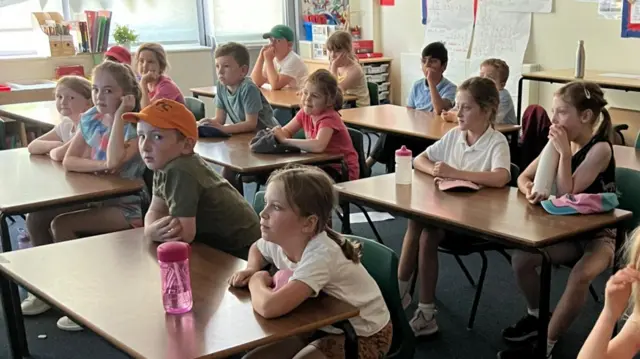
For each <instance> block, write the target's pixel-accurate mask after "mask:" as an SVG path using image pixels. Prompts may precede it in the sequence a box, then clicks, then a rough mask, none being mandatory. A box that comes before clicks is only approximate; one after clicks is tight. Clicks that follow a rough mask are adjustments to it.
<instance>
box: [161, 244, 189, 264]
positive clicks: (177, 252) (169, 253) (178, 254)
mask: <svg viewBox="0 0 640 359" xmlns="http://www.w3.org/2000/svg"><path fill="white" fill-rule="evenodd" d="M189 254H191V246H189V244H187V243H184V242H166V243H162V244H161V245H159V246H158V260H159V261H160V262H182V261H184V260H186V259H188V258H189Z"/></svg>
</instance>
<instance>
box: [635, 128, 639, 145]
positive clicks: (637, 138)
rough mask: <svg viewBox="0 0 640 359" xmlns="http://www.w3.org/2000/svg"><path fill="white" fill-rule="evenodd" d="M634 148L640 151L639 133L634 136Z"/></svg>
mask: <svg viewBox="0 0 640 359" xmlns="http://www.w3.org/2000/svg"><path fill="white" fill-rule="evenodd" d="M635 147H636V149H639V150H640V131H638V135H637V136H636V143H635Z"/></svg>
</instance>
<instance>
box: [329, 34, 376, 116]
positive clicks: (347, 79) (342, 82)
mask: <svg viewBox="0 0 640 359" xmlns="http://www.w3.org/2000/svg"><path fill="white" fill-rule="evenodd" d="M327 53H328V55H329V70H330V71H331V73H332V74H333V76H335V77H336V78H337V79H338V86H340V89H341V90H342V91H343V92H344V93H345V94H346V95H354V96H356V97H357V99H356V106H358V107H363V106H369V105H370V98H369V88H368V87H367V79H366V77H365V76H364V70H363V69H362V66H360V63H358V59H357V58H356V55H355V54H354V53H353V42H352V40H351V34H349V33H348V32H346V31H342V30H338V31H336V32H334V33H333V34H331V36H329V38H328V39H327Z"/></svg>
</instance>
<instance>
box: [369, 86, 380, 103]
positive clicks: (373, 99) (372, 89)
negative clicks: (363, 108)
mask: <svg viewBox="0 0 640 359" xmlns="http://www.w3.org/2000/svg"><path fill="white" fill-rule="evenodd" d="M367 89H368V90H369V104H370V105H371V106H376V105H379V104H380V96H379V94H378V84H377V83H375V82H367Z"/></svg>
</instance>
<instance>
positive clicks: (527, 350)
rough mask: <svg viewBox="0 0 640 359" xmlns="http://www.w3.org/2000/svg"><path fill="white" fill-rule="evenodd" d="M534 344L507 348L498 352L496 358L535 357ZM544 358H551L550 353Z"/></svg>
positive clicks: (522, 358) (517, 358)
mask: <svg viewBox="0 0 640 359" xmlns="http://www.w3.org/2000/svg"><path fill="white" fill-rule="evenodd" d="M535 354H536V346H535V345H533V346H531V345H528V346H525V347H519V348H509V349H505V350H502V351H500V352H498V359H536V355H535ZM546 359H552V355H551V354H549V355H547V356H546Z"/></svg>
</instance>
